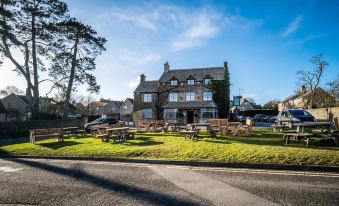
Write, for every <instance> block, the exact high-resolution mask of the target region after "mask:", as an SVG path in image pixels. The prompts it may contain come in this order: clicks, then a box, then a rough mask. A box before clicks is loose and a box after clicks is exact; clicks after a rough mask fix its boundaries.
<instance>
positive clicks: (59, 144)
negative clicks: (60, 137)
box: [36, 140, 81, 149]
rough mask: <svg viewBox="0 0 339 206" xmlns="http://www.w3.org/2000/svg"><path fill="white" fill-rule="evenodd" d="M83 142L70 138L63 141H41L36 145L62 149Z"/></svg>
mask: <svg viewBox="0 0 339 206" xmlns="http://www.w3.org/2000/svg"><path fill="white" fill-rule="evenodd" d="M78 144H81V143H79V142H75V141H72V140H68V141H63V142H46V143H39V142H37V144H36V145H39V146H42V147H48V148H50V149H60V148H62V147H68V146H74V145H78Z"/></svg>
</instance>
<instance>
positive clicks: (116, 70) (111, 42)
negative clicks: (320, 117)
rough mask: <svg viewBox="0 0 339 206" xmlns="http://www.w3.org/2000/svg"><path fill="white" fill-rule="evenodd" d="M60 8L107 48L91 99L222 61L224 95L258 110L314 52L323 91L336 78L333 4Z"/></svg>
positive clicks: (293, 81) (293, 83)
mask: <svg viewBox="0 0 339 206" xmlns="http://www.w3.org/2000/svg"><path fill="white" fill-rule="evenodd" d="M67 3H68V5H69V10H70V14H71V15H72V16H74V17H76V18H78V19H80V20H81V21H83V22H84V23H86V24H89V25H91V26H93V27H94V28H95V29H96V30H97V32H98V33H99V34H100V35H102V36H104V37H105V38H106V39H107V40H108V42H107V45H106V46H107V51H106V52H104V53H103V54H102V55H101V56H100V57H98V59H97V70H96V71H95V74H96V76H97V80H98V82H99V84H100V85H101V92H100V94H99V95H98V97H104V98H111V99H116V100H122V99H125V98H126V97H133V90H134V88H135V87H136V86H137V84H138V76H139V75H140V74H141V73H144V74H145V75H146V76H147V79H148V80H151V79H158V78H159V77H160V75H161V73H162V72H163V64H164V62H166V61H168V62H169V63H170V66H171V68H172V69H179V68H196V67H210V66H222V65H223V62H224V60H227V61H228V63H229V69H230V75H231V76H230V78H231V83H232V88H231V95H233V94H238V93H239V89H241V93H242V94H243V95H244V96H246V97H252V98H254V99H255V100H256V102H257V103H261V104H263V103H265V102H267V101H268V100H270V99H276V98H279V99H283V98H285V97H286V96H288V95H290V94H291V93H292V92H293V91H294V90H296V88H297V77H296V72H297V71H298V70H300V69H306V70H309V69H313V66H312V64H311V63H310V62H309V59H310V58H311V57H312V56H314V55H315V54H318V53H320V52H325V54H326V56H325V58H326V60H327V61H328V62H330V66H329V67H328V68H327V70H326V71H325V74H324V78H323V83H326V81H327V80H332V79H334V78H335V77H336V76H337V75H338V73H339V39H338V37H339V26H338V20H339V14H338V12H337V11H338V10H339V1H336V0H333V1H331V0H327V1H326V0H325V1H321V0H319V1H316V0H313V1H312V0H303V1H297V0H291V1H283V0H281V1H271V0H270V1H264V0H260V1H249V0H237V1H233V0H230V1H207V0H206V1H193V0H192V1H128V0H124V1H107V0H96V1H93V0H68V1H67ZM7 75H10V74H9V73H7ZM9 79H10V78H9ZM4 83H6V81H4V82H3V83H2V84H4ZM2 84H1V83H0V86H1V87H3V85H2ZM23 87H24V84H23ZM81 91H83V89H80V92H81Z"/></svg>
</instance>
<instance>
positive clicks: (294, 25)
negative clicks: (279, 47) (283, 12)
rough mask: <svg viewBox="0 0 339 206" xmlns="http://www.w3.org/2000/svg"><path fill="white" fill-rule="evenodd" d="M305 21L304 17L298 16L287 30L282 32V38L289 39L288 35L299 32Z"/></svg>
mask: <svg viewBox="0 0 339 206" xmlns="http://www.w3.org/2000/svg"><path fill="white" fill-rule="evenodd" d="M302 20H303V15H299V16H297V17H296V18H295V19H293V21H291V22H290V24H289V25H288V26H287V27H286V28H285V30H284V31H283V32H282V34H281V36H282V37H287V36H288V35H290V34H292V33H293V32H295V31H297V30H298V29H299V27H300V24H301V22H302Z"/></svg>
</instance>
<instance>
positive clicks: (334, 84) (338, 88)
mask: <svg viewBox="0 0 339 206" xmlns="http://www.w3.org/2000/svg"><path fill="white" fill-rule="evenodd" d="M327 86H328V92H329V93H330V94H332V95H333V97H334V98H335V100H336V104H339V74H338V75H337V78H336V79H335V80H333V81H329V82H327Z"/></svg>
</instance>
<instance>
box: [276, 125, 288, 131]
mask: <svg viewBox="0 0 339 206" xmlns="http://www.w3.org/2000/svg"><path fill="white" fill-rule="evenodd" d="M285 128H288V126H286V125H282V124H273V125H272V129H273V131H274V132H282V130H283V129H285Z"/></svg>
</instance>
